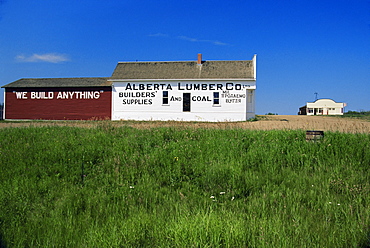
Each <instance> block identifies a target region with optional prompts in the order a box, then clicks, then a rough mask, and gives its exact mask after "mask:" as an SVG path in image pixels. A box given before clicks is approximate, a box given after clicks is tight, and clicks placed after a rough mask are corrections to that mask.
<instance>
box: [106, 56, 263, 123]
mask: <svg viewBox="0 0 370 248" xmlns="http://www.w3.org/2000/svg"><path fill="white" fill-rule="evenodd" d="M108 81H110V82H111V84H112V120H162V121H166V120H178V121H211V122H221V121H245V120H248V119H250V118H254V117H255V89H256V55H254V57H253V59H252V60H242V61H203V60H202V56H201V54H198V61H172V62H120V63H118V64H117V66H116V68H115V70H114V72H113V74H112V77H111V78H110V79H109V80H108Z"/></svg>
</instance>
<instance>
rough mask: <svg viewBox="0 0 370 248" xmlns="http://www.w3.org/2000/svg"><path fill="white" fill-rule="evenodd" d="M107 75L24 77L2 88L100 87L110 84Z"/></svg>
mask: <svg viewBox="0 0 370 248" xmlns="http://www.w3.org/2000/svg"><path fill="white" fill-rule="evenodd" d="M107 80H108V78H107V77H94V78H22V79H19V80H17V81H14V82H12V83H10V84H7V85H4V86H2V88H26V87H27V88H32V87H35V88H42V87H53V88H57V87H100V86H110V85H111V83H110V82H108V81H107Z"/></svg>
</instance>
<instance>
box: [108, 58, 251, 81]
mask: <svg viewBox="0 0 370 248" xmlns="http://www.w3.org/2000/svg"><path fill="white" fill-rule="evenodd" d="M254 65H255V63H254V61H253V60H241V61H202V63H201V64H198V63H197V62H196V61H177V62H176V61H175V62H120V63H118V64H117V66H116V68H115V70H114V72H113V74H112V77H111V79H255V68H254V67H255V66H254Z"/></svg>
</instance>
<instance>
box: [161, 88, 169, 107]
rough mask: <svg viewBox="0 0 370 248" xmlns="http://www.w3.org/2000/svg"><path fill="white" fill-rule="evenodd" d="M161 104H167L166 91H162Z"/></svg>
mask: <svg viewBox="0 0 370 248" xmlns="http://www.w3.org/2000/svg"><path fill="white" fill-rule="evenodd" d="M162 104H168V91H163V98H162Z"/></svg>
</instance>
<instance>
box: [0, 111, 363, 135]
mask: <svg viewBox="0 0 370 248" xmlns="http://www.w3.org/2000/svg"><path fill="white" fill-rule="evenodd" d="M257 119H258V120H257V121H246V122H182V121H181V122H178V121H18V122H14V121H2V122H0V128H8V127H29V126H32V127H38V126H74V127H86V128H93V127H106V128H109V127H119V126H130V127H134V128H157V127H182V128H222V129H232V128H242V129H251V130H273V129H279V130H295V129H302V130H322V131H339V132H346V133H370V122H369V121H366V120H360V119H352V118H340V117H329V116H301V115H261V116H258V118H257Z"/></svg>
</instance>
